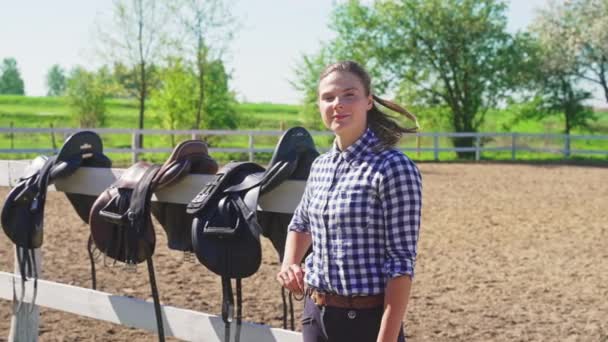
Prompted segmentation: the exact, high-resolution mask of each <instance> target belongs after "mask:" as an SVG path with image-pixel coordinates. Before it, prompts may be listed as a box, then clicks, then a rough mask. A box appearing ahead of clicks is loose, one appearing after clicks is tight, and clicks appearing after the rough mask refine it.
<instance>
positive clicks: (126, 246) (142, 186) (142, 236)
mask: <svg viewBox="0 0 608 342" xmlns="http://www.w3.org/2000/svg"><path fill="white" fill-rule="evenodd" d="M216 169H217V164H216V163H215V161H214V160H213V159H211V158H210V157H209V155H208V154H207V145H206V144H205V143H204V142H202V141H199V140H188V141H185V142H182V143H180V144H179V145H178V146H177V147H175V149H174V150H173V153H172V154H171V156H170V157H169V159H168V160H167V161H166V162H165V163H164V164H163V165H162V166H159V165H151V164H148V163H146V162H138V163H136V164H134V165H133V166H131V167H130V168H128V169H127V170H126V171H125V172H124V173H123V174H122V175H121V177H120V178H119V179H118V180H116V182H114V183H113V184H112V185H111V186H110V187H109V188H108V189H106V190H104V191H103V192H102V193H101V194H100V195H99V197H98V198H97V200H96V201H95V203H94V205H93V207H92V208H91V212H90V215H89V220H90V221H89V223H90V226H91V238H92V241H93V242H94V243H95V246H96V247H97V249H99V250H100V251H101V252H102V253H103V254H104V255H106V256H107V257H110V258H112V259H114V260H116V261H120V262H123V263H126V264H127V265H136V264H139V263H142V262H144V261H146V263H147V267H148V275H149V278H150V286H151V288H152V296H153V299H154V309H155V314H156V321H157V329H158V335H159V340H160V341H164V329H163V325H162V316H161V311H160V300H159V296H158V289H157V287H156V280H155V276H154V265H153V262H152V255H153V254H154V247H155V244H156V236H155V233H154V227H153V225H152V217H151V208H152V205H151V197H152V194H153V192H154V191H155V190H158V189H160V188H163V187H166V186H169V185H171V184H174V183H175V182H177V181H178V180H179V179H181V178H183V177H184V176H185V175H187V174H189V173H191V172H211V171H215V170H216ZM159 208H161V209H160V210H161V211H162V208H163V207H162V206H160V207H159ZM168 214H169V215H171V216H180V215H183V214H184V212H179V211H177V212H176V211H173V212H171V211H169V212H168ZM169 227H171V226H170V225H169ZM184 228H185V227H184ZM182 229H183V228H182ZM182 235H183V234H181V235H180V234H178V235H175V234H173V230H169V231H168V236H169V241H170V243H172V242H175V239H176V237H175V236H177V239H178V241H177V243H181V244H183V242H182V241H179V239H180V236H182ZM89 255H91V253H90V254H89ZM91 265H92V266H93V265H94V263H93V262H92V263H91ZM93 279H94V276H93Z"/></svg>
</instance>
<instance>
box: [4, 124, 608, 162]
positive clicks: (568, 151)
mask: <svg viewBox="0 0 608 342" xmlns="http://www.w3.org/2000/svg"><path fill="white" fill-rule="evenodd" d="M80 130H82V129H75V128H15V127H12V128H7V127H0V134H5V135H6V134H8V135H9V136H11V137H14V136H15V135H16V134H49V135H51V137H53V139H55V138H54V136H55V135H56V134H57V135H59V136H60V137H61V138H63V136H67V135H69V134H72V133H74V132H77V131H80ZM90 130H91V131H94V132H97V133H98V134H100V135H101V136H102V138H103V135H104V134H127V135H131V147H130V148H106V149H104V151H105V152H109V153H129V154H131V155H132V160H133V162H135V161H137V160H138V155H139V154H140V153H157V152H165V153H169V152H171V151H172V148H171V147H169V146H168V147H166V148H142V147H140V146H138V144H139V137H140V136H147V135H189V136H191V137H192V138H197V137H208V136H247V137H248V147H246V148H229V147H216V146H212V147H210V148H209V152H210V153H214V152H241V153H248V155H249V160H250V161H253V160H254V154H255V153H257V152H272V151H273V149H272V148H256V147H255V144H254V137H259V136H280V135H282V134H283V131H262V130H162V129H113V128H98V129H90ZM310 133H311V134H312V135H313V136H331V135H332V133H331V132H321V131H311V132H310ZM416 136H417V137H418V139H421V140H422V139H424V140H426V139H432V144H422V145H421V144H418V145H417V146H415V147H403V148H401V150H402V151H404V152H415V153H416V154H419V153H421V152H432V153H433V159H434V160H436V161H439V160H440V153H447V152H452V153H453V152H471V153H475V160H480V159H481V157H482V154H483V153H484V152H507V153H508V152H510V153H511V160H516V159H517V154H518V152H534V153H550V154H555V155H561V156H563V157H564V158H567V157H570V156H575V155H607V156H608V148H605V149H580V148H578V149H577V148H571V146H572V145H575V144H576V143H577V142H580V141H592V140H604V141H608V136H607V135H567V134H545V133H449V132H447V133H446V132H428V133H427V132H421V133H417V134H416ZM445 138H448V139H450V138H471V139H472V140H473V141H474V144H473V145H474V146H473V147H453V146H452V145H451V142H449V141H448V142H445ZM441 139H444V141H443V142H442V144H443V145H440V140H441ZM526 139H536V140H543V141H545V142H547V141H551V142H552V143H551V144H550V145H551V146H550V147H546V146H544V147H535V146H529V144H527V143H525V140H526ZM58 140H59V141H62V140H63V139H58ZM494 140H500V141H501V142H499V143H497V144H498V146H491V145H493V144H491V143H490V142H491V141H494ZM59 145H61V144H59ZM426 145H430V146H426ZM319 150H320V151H324V150H327V147H321V148H319ZM54 152H56V151H55V150H54V149H53V148H36V149H16V148H9V149H0V153H40V154H51V153H54Z"/></svg>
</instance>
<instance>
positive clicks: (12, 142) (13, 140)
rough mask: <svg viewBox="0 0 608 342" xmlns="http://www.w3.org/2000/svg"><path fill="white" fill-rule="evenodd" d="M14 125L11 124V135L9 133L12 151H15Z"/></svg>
mask: <svg viewBox="0 0 608 342" xmlns="http://www.w3.org/2000/svg"><path fill="white" fill-rule="evenodd" d="M14 125H15V124H14V123H13V122H12V121H11V124H10V127H11V130H10V133H9V136H10V139H11V150H14V149H15V132H13V128H14Z"/></svg>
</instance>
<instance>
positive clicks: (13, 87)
mask: <svg viewBox="0 0 608 342" xmlns="http://www.w3.org/2000/svg"><path fill="white" fill-rule="evenodd" d="M0 94H7V95H8V94H12V95H24V94H25V91H24V89H23V79H22V78H21V73H20V72H19V68H18V67H17V61H16V60H15V59H14V58H5V59H3V60H2V65H1V66H0Z"/></svg>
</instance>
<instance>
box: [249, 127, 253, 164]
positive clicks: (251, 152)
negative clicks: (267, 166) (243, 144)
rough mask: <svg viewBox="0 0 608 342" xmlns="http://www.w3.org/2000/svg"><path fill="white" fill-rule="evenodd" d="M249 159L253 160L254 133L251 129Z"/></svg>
mask: <svg viewBox="0 0 608 342" xmlns="http://www.w3.org/2000/svg"><path fill="white" fill-rule="evenodd" d="M249 161H250V162H252V161H253V133H252V132H251V131H249Z"/></svg>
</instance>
